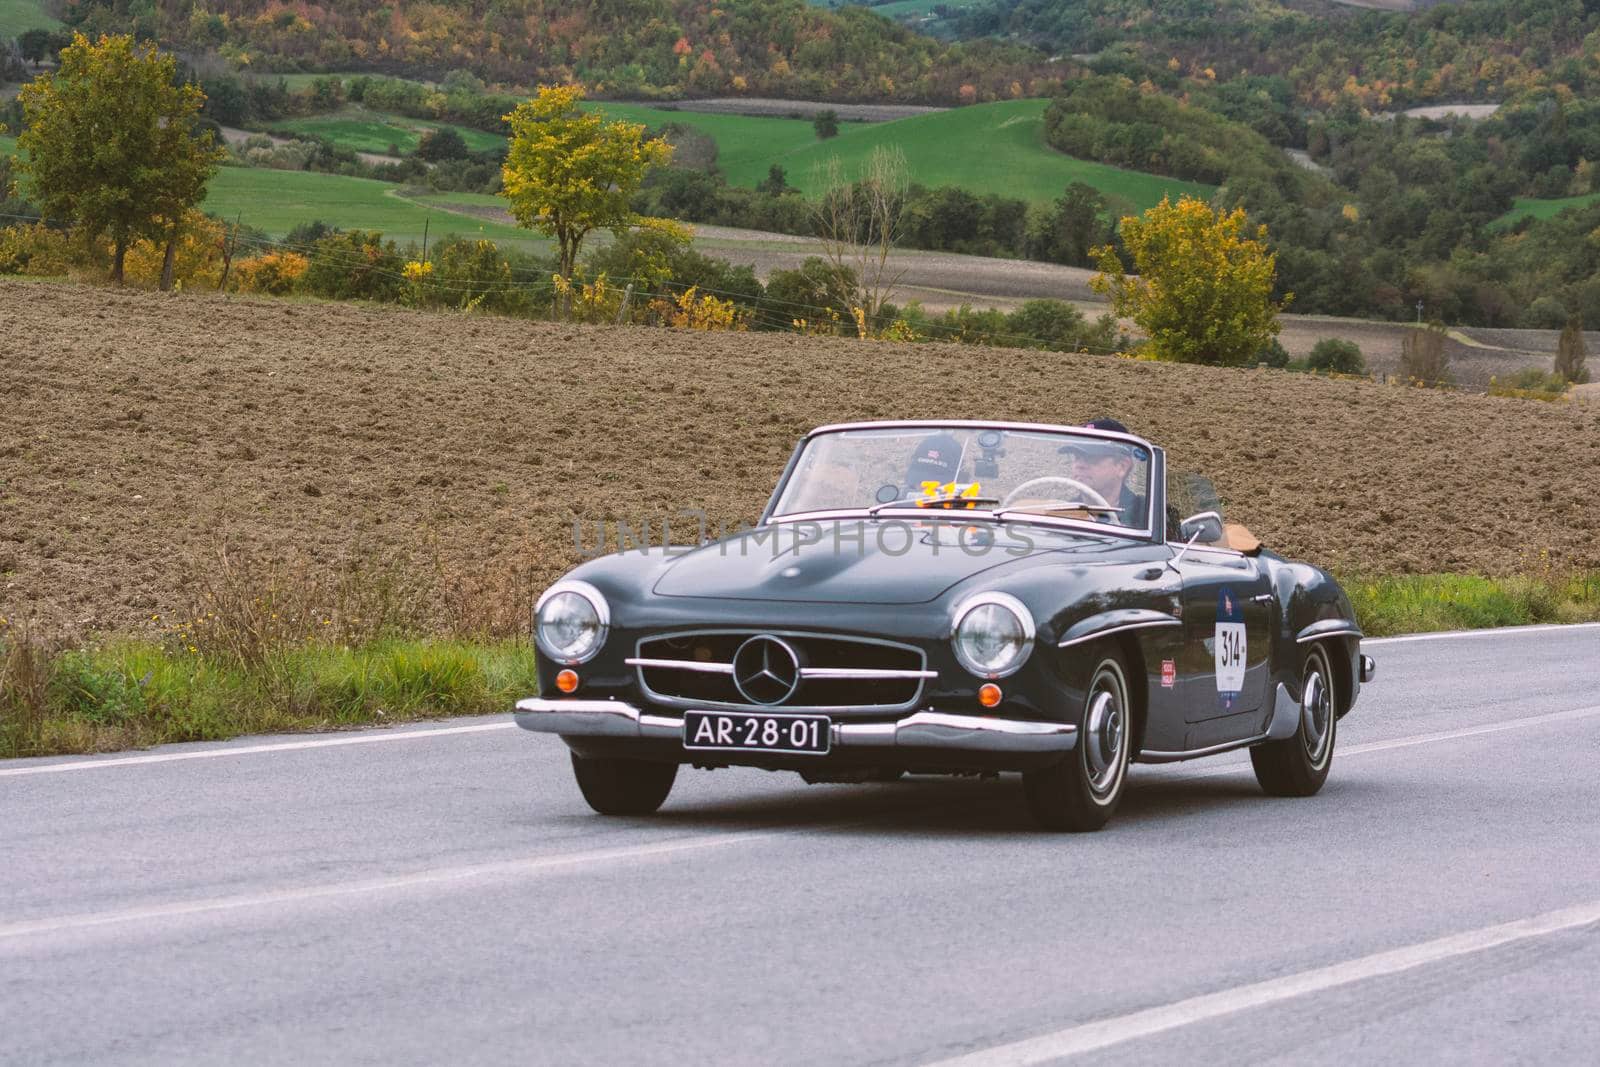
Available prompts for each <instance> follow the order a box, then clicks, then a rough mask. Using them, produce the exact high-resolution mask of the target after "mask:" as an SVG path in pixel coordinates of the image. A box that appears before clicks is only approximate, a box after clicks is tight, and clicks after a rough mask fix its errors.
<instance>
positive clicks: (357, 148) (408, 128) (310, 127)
mask: <svg viewBox="0 0 1600 1067" xmlns="http://www.w3.org/2000/svg"><path fill="white" fill-rule="evenodd" d="M446 127H450V128H452V129H454V130H455V131H456V132H457V133H459V134H460V135H461V138H462V140H464V141H465V142H466V144H467V148H468V149H470V150H471V151H474V152H488V151H492V150H494V149H497V148H502V147H504V146H505V144H506V138H505V137H504V136H501V135H500V134H494V133H486V132H484V131H483V130H474V129H471V128H469V127H466V126H450V124H449V123H444V122H429V121H428V120H426V119H412V118H406V117H404V116H401V115H393V114H389V113H387V112H382V111H359V112H341V113H338V114H332V115H314V116H310V117H307V118H297V119H286V120H284V121H282V122H275V123H273V124H272V129H273V130H275V131H287V132H290V133H306V134H313V135H315V136H318V137H325V138H327V139H328V140H329V141H332V142H333V143H334V144H335V145H338V146H339V147H340V148H348V149H350V150H351V151H353V152H375V153H378V154H380V155H386V154H389V146H390V145H393V146H395V147H396V148H398V149H400V154H401V155H410V154H411V153H412V152H415V151H416V150H417V143H418V142H419V141H421V140H422V134H423V133H424V132H425V131H427V130H438V129H444V128H446Z"/></svg>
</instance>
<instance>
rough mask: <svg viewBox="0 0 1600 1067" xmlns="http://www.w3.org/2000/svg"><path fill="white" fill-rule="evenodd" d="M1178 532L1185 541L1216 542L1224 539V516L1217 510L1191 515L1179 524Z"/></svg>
mask: <svg viewBox="0 0 1600 1067" xmlns="http://www.w3.org/2000/svg"><path fill="white" fill-rule="evenodd" d="M1178 533H1179V536H1181V537H1182V538H1183V540H1184V541H1185V542H1190V541H1199V542H1200V543H1202V544H1215V543H1216V542H1218V541H1221V540H1222V516H1221V515H1218V514H1217V513H1216V512H1215V511H1202V512H1200V513H1199V514H1198V515H1190V516H1189V517H1188V518H1187V519H1184V520H1183V521H1182V522H1181V523H1179V524H1178Z"/></svg>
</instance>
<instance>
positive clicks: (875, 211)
mask: <svg viewBox="0 0 1600 1067" xmlns="http://www.w3.org/2000/svg"><path fill="white" fill-rule="evenodd" d="M814 184H816V185H818V186H820V187H821V189H822V195H821V196H819V197H818V198H817V200H816V201H815V202H813V203H812V204H811V210H812V213H813V221H814V224H815V228H816V233H817V237H818V238H819V239H820V240H821V242H822V254H823V257H824V258H825V259H826V260H827V261H828V263H829V264H830V265H831V266H832V268H833V274H834V276H835V277H837V278H844V277H850V278H853V279H854V281H855V285H854V290H855V291H854V294H853V295H852V296H851V298H850V304H851V312H852V314H854V315H856V317H857V318H856V328H857V329H858V330H862V331H865V330H866V328H867V324H869V323H873V322H875V321H876V320H877V317H878V313H879V311H880V310H882V308H883V305H884V304H885V303H887V302H888V299H889V297H890V296H892V295H893V293H894V287H895V285H896V284H897V283H898V282H899V281H900V276H901V275H902V274H904V273H905V270H904V269H903V268H898V267H895V266H893V265H892V264H891V263H890V262H889V254H890V253H891V252H892V251H894V246H895V244H896V242H897V241H898V240H899V238H900V219H901V214H902V212H903V210H904V208H905V202H906V157H905V153H904V152H902V151H901V150H900V149H899V148H898V147H895V148H883V147H878V148H874V149H873V150H872V154H871V155H869V156H868V157H867V158H866V160H865V161H864V162H863V163H862V164H861V170H860V171H859V172H858V174H857V176H856V180H855V181H853V182H852V181H850V180H849V179H848V178H847V177H846V176H845V173H844V168H843V166H842V165H841V164H840V163H839V157H838V156H833V157H831V158H830V159H829V160H828V164H827V166H826V167H824V168H823V169H822V170H821V172H820V173H819V175H818V178H817V180H816V182H815V183H814Z"/></svg>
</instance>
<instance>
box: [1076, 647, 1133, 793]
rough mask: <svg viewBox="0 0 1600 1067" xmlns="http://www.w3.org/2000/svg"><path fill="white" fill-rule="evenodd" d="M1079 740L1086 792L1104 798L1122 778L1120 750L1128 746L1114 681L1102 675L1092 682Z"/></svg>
mask: <svg viewBox="0 0 1600 1067" xmlns="http://www.w3.org/2000/svg"><path fill="white" fill-rule="evenodd" d="M1084 734H1085V736H1084V739H1083V758H1084V767H1085V769H1086V770H1087V771H1088V772H1089V788H1090V789H1091V790H1093V791H1094V792H1095V793H1096V794H1097V795H1100V796H1104V795H1105V794H1106V793H1108V792H1110V791H1111V790H1112V789H1114V788H1115V787H1116V784H1117V781H1118V779H1119V778H1120V777H1121V775H1122V768H1123V760H1122V754H1123V749H1124V747H1125V746H1126V745H1127V743H1128V731H1127V716H1126V715H1125V714H1124V712H1123V707H1122V699H1121V693H1120V691H1119V690H1118V686H1117V683H1116V680H1115V679H1114V678H1112V677H1110V676H1108V675H1105V674H1102V675H1100V676H1099V677H1098V678H1096V679H1095V690H1094V691H1093V692H1092V693H1091V694H1090V697H1089V714H1088V715H1087V716H1085V721H1084Z"/></svg>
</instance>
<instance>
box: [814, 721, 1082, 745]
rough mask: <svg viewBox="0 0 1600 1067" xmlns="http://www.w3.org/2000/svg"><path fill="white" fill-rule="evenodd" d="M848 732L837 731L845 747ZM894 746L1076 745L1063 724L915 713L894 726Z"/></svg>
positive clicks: (1068, 725)
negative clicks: (842, 736) (841, 735)
mask: <svg viewBox="0 0 1600 1067" xmlns="http://www.w3.org/2000/svg"><path fill="white" fill-rule="evenodd" d="M849 729H850V728H849V727H843V728H841V731H840V732H841V733H843V734H844V735H845V737H844V739H843V740H844V743H846V744H848V743H850V742H849V740H848V738H849ZM858 743H859V742H858ZM894 743H895V745H897V746H901V747H907V746H910V747H917V748H953V749H960V750H962V751H967V752H1069V751H1071V750H1072V748H1073V746H1074V745H1076V744H1077V743H1078V728H1077V727H1076V726H1074V725H1072V724H1071V723H1064V722H1024V721H1021V720H1017V719H989V718H985V717H983V716H981V715H947V714H944V713H942V712H937V711H919V712H917V713H916V714H915V715H912V716H910V717H909V718H905V719H901V720H900V721H899V722H898V723H896V724H895V728H894Z"/></svg>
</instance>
